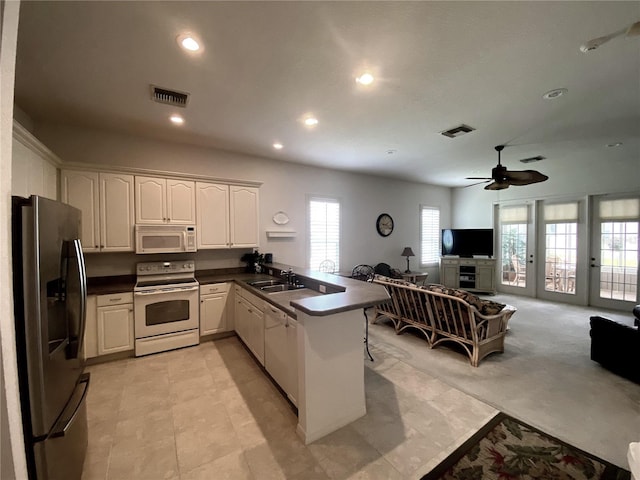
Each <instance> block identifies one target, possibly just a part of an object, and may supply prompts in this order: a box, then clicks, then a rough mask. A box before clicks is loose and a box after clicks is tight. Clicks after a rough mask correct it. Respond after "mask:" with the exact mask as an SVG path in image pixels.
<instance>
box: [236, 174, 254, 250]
mask: <svg viewBox="0 0 640 480" xmlns="http://www.w3.org/2000/svg"><path fill="white" fill-rule="evenodd" d="M229 197H230V218H231V222H230V227H231V228H230V234H231V236H230V242H231V247H234V248H247V247H257V246H258V205H259V203H258V189H257V188H255V187H241V186H238V185H231V186H230V187H229Z"/></svg>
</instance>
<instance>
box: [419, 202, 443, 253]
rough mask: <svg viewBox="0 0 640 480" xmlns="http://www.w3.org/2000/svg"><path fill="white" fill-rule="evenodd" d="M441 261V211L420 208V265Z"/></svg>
mask: <svg viewBox="0 0 640 480" xmlns="http://www.w3.org/2000/svg"><path fill="white" fill-rule="evenodd" d="M439 259H440V209H439V208H436V207H425V206H421V207H420V265H421V266H427V265H429V264H433V263H438V260H439Z"/></svg>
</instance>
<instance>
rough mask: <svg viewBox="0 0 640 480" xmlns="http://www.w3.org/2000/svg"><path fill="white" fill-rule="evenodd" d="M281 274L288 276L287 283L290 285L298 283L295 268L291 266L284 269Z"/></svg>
mask: <svg viewBox="0 0 640 480" xmlns="http://www.w3.org/2000/svg"><path fill="white" fill-rule="evenodd" d="M280 275H284V276H286V277H287V283H288V284H289V285H295V283H296V274H295V273H293V268H291V267H289V270H282V271H281V272H280Z"/></svg>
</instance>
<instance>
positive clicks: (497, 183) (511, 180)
mask: <svg viewBox="0 0 640 480" xmlns="http://www.w3.org/2000/svg"><path fill="white" fill-rule="evenodd" d="M504 147H505V146H504V145H497V146H496V147H495V149H496V152H498V165H496V166H495V167H493V168H492V169H491V177H490V178H489V177H467V179H468V180H484V182H480V183H486V182H491V181H492V180H493V182H492V183H490V184H489V185H487V186H486V187H484V189H485V190H504V189H505V188H509V187H510V186H524V185H531V184H532V183H539V182H544V181H545V180H548V179H549V177H547V176H546V175H544V174H543V173H540V172H538V171H536V170H508V169H507V167H505V166H504V165H502V163H501V161H500V160H501V159H500V153H501V152H502V150H504ZM474 185H477V184H474ZM470 186H471V185H470Z"/></svg>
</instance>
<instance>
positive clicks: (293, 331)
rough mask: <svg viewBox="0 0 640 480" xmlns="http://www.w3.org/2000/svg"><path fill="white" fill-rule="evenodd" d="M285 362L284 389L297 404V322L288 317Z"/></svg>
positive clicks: (296, 404)
mask: <svg viewBox="0 0 640 480" xmlns="http://www.w3.org/2000/svg"><path fill="white" fill-rule="evenodd" d="M287 363H288V365H289V368H288V371H287V375H288V380H287V385H288V387H287V388H285V389H284V390H285V391H286V392H287V394H288V395H289V400H291V401H292V402H293V404H294V405H295V406H298V322H297V321H295V320H294V319H292V318H290V317H289V318H288V319H287Z"/></svg>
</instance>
